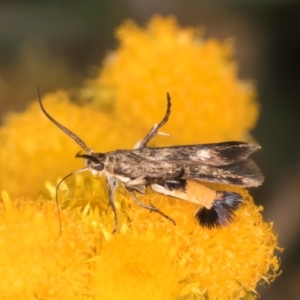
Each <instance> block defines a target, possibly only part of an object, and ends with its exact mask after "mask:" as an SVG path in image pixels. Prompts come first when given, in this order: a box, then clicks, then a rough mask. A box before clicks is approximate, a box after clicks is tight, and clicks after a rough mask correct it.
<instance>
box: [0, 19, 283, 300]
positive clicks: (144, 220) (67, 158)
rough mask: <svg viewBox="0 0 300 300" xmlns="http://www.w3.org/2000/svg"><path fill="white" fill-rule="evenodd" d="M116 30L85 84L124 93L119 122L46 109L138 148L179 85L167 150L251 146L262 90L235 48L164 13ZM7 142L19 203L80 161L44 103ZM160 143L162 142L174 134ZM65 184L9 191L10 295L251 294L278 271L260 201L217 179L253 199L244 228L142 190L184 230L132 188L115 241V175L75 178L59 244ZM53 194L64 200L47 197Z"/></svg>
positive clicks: (1, 222) (111, 141) (99, 145)
mask: <svg viewBox="0 0 300 300" xmlns="http://www.w3.org/2000/svg"><path fill="white" fill-rule="evenodd" d="M117 34H118V37H119V39H120V42H121V45H120V47H119V49H118V50H116V51H115V52H114V53H113V54H112V55H111V56H110V57H109V58H107V59H106V61H105V63H104V67H103V69H101V72H100V75H99V78H98V79H97V80H94V81H90V82H89V83H88V84H87V87H93V88H92V89H90V90H89V91H90V92H91V93H93V91H94V98H96V97H99V95H104V94H105V93H106V92H107V94H106V95H114V102H113V105H112V106H111V107H112V110H111V114H110V115H109V114H108V113H104V112H101V111H99V110H97V109H95V106H91V105H88V104H85V105H82V106H78V105H75V104H72V103H70V101H69V96H68V94H67V93H65V92H58V93H55V94H51V95H47V96H46V97H44V99H43V103H44V106H45V107H46V109H47V111H48V112H49V113H50V114H51V115H52V116H53V117H54V118H55V119H56V120H57V121H59V122H60V123H62V124H63V125H65V126H67V127H68V128H69V129H71V130H72V131H74V132H75V133H76V134H77V135H78V136H79V137H81V138H82V139H83V140H84V141H85V142H86V144H87V145H88V147H90V148H92V149H94V150H95V151H97V152H105V151H108V150H115V149H120V148H132V147H133V145H134V144H135V143H136V142H137V141H138V140H139V139H141V138H143V136H145V134H146V133H147V132H148V131H149V129H150V128H151V127H152V125H153V123H155V122H159V121H160V120H161V118H162V116H163V114H164V112H165V109H166V99H165V95H166V92H167V91H168V92H170V93H171V97H172V103H173V107H172V113H171V118H170V121H169V123H168V124H167V125H166V129H164V131H166V132H168V133H171V134H172V135H173V136H172V137H170V138H164V140H167V142H168V143H169V144H170V143H173V144H184V143H200V142H204V141H205V142H209V141H214V142H217V141H224V140H235V139H236V140H242V139H245V135H246V134H247V132H248V130H250V129H251V128H252V127H253V126H254V124H255V121H256V117H257V114H258V109H257V104H256V102H255V99H254V95H255V92H254V90H253V88H252V87H251V86H250V85H249V84H246V83H243V82H241V81H239V80H238V79H237V76H236V67H235V63H234V62H233V61H232V60H231V46H230V44H229V43H220V42H218V41H216V40H208V41H205V40H204V39H203V38H201V36H200V35H199V33H198V31H197V30H195V29H192V28H188V29H181V28H179V26H178V25H177V24H176V22H175V20H174V19H173V18H161V17H155V18H153V19H152V20H151V21H150V23H149V25H148V27H147V29H146V30H145V29H141V28H139V27H138V26H137V25H135V24H134V23H133V22H129V21H128V22H126V23H125V24H124V25H123V26H121V27H120V28H119V29H118V31H117ZM97 90H98V92H97ZM99 90H100V91H101V92H99ZM92 98H93V97H92ZM106 100H107V99H106ZM36 102H37V101H36ZM92 105H93V104H92ZM0 141H1V143H2V145H3V147H1V149H0V163H1V169H0V182H1V187H2V188H3V189H6V190H8V191H9V192H10V193H11V195H13V196H14V195H17V196H20V195H25V196H27V195H29V196H31V198H32V199H36V198H37V197H36V194H37V193H38V192H39V191H41V190H42V189H43V182H44V181H45V179H46V178H47V179H50V181H52V182H53V181H55V178H57V175H59V176H63V175H65V174H67V173H69V172H71V171H73V170H76V169H78V168H80V167H82V162H81V164H80V161H78V160H75V159H74V158H73V157H74V154H75V153H76V152H77V151H78V150H79V146H78V145H76V144H75V143H74V141H72V140H71V139H70V138H69V137H68V136H66V135H65V134H63V133H62V132H61V131H60V130H59V129H58V128H56V127H55V126H54V125H53V124H51V122H50V121H49V120H47V119H46V117H45V116H44V115H43V114H42V112H41V110H40V108H39V107H38V104H37V103H34V104H32V105H31V106H30V107H29V108H28V109H27V110H26V111H25V112H23V113H21V114H12V115H10V116H9V117H8V118H7V120H6V122H5V125H4V126H3V127H2V128H0ZM154 142H155V143H156V144H158V143H159V145H161V144H162V143H163V139H162V138H160V139H158V138H157V139H155V140H154ZM55 187H56V185H55V184H51V183H50V182H49V181H47V182H46V190H47V191H48V193H47V194H46V193H45V191H44V193H43V196H41V199H39V200H35V201H33V200H26V201H25V200H23V198H22V199H19V200H16V201H10V199H9V197H8V195H7V193H6V192H3V193H2V202H3V204H2V207H0V213H1V214H0V217H1V218H0V229H1V230H2V233H1V235H0V236H1V237H2V238H1V243H0V244H1V247H2V248H1V253H2V256H1V257H2V258H0V259H2V261H0V273H1V275H2V276H1V278H2V279H3V280H2V282H1V284H0V295H1V297H2V298H3V299H24V298H25V299H26V298H27V299H34V298H36V299H75V300H76V299H101V300H103V299H104V300H105V299H109V300H110V299H122V300H126V299H131V300H134V299H139V300H140V299H149V300H152V299H153V300H154V299H155V300H156V299H170V300H171V299H172V300H173V299H180V300H183V299H203V300H204V299H210V300H212V299H218V300H223V299H224V300H228V299H241V298H242V297H245V296H246V294H247V293H253V294H255V289H256V287H257V285H258V284H260V283H266V282H270V281H272V280H273V279H275V277H276V276H277V275H278V273H279V271H278V270H279V262H278V258H277V257H276V256H275V254H274V252H275V250H276V249H278V246H277V237H276V234H275V233H274V232H273V229H272V223H268V222H264V221H263V219H262V215H261V211H262V207H257V206H255V204H254V203H253V200H252V198H251V196H250V195H249V194H248V192H247V191H245V190H243V189H241V188H239V187H230V186H224V185H223V186H221V185H218V184H209V187H211V188H213V189H215V190H224V191H231V192H236V193H239V194H241V195H242V196H243V199H244V203H243V205H242V206H241V207H240V208H239V209H238V210H237V211H236V213H235V216H234V220H233V222H231V223H230V224H229V225H228V226H225V227H223V228H214V229H207V228H202V227H201V226H199V224H198V223H197V221H196V220H195V218H194V213H195V211H196V210H197V209H199V207H198V206H197V205H195V204H193V203H189V202H187V201H181V200H178V199H174V198H173V199H172V198H168V197H166V196H163V195H160V194H157V193H154V192H151V191H149V190H148V191H147V193H146V195H144V196H142V195H138V198H139V200H140V201H142V202H144V203H146V204H148V205H150V204H152V205H154V206H156V207H157V208H159V209H160V210H161V211H163V212H164V213H165V214H166V215H168V216H170V217H171V218H173V219H174V220H175V221H176V223H177V225H176V226H174V225H173V224H172V223H171V222H170V221H169V220H167V219H166V218H163V217H162V216H161V215H159V214H157V213H149V211H148V210H146V209H143V208H141V207H139V206H138V205H136V203H135V202H134V201H133V200H132V198H131V196H130V195H129V194H128V193H127V192H126V191H125V190H124V189H123V188H122V187H120V188H119V189H118V191H117V193H116V197H115V204H116V208H117V214H118V220H119V229H118V231H117V233H115V234H112V230H113V227H114V214H113V211H112V209H111V207H110V206H109V205H108V195H107V190H106V186H105V182H104V179H103V178H98V177H92V176H91V175H87V174H86V173H82V174H77V175H76V176H72V177H70V178H68V179H67V180H66V181H65V182H64V183H63V184H61V188H60V190H59V193H58V198H59V201H60V203H61V206H62V207H63V210H62V211H61V220H62V235H61V236H60V237H59V236H58V235H59V228H58V227H59V222H58V217H57V214H56V211H55V206H54V205H53V202H54V200H55V193H56V189H55ZM49 195H50V199H51V200H52V201H46V200H45V199H48V198H49ZM14 197H15V196H14ZM2 298H1V299H2Z"/></svg>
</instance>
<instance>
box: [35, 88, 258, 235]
mask: <svg viewBox="0 0 300 300" xmlns="http://www.w3.org/2000/svg"><path fill="white" fill-rule="evenodd" d="M37 94H38V101H39V104H40V107H41V110H42V111H43V113H44V114H45V115H46V117H47V118H48V119H49V120H50V121H51V122H53V123H54V124H55V125H56V126H57V127H58V128H60V129H61V130H62V131H63V132H64V133H66V134H67V135H68V136H69V137H71V138H72V139H73V140H74V141H75V142H76V143H77V144H78V145H79V146H80V147H81V148H82V149H83V150H85V152H86V153H85V154H80V153H78V154H77V155H76V157H79V158H83V159H84V162H85V167H84V168H82V169H80V170H77V171H75V172H72V173H71V174H68V175H67V176H65V177H64V178H63V179H62V181H61V182H60V183H62V182H63V181H64V180H65V179H66V178H67V177H69V176H71V175H73V174H75V173H79V172H83V171H86V170H88V171H90V172H91V173H92V174H94V175H99V176H102V175H104V176H105V178H106V184H107V190H108V196H109V199H108V201H109V204H110V206H111V208H112V210H113V213H114V229H113V232H115V231H116V230H117V228H118V214H117V208H116V205H115V194H116V191H117V189H118V186H119V185H120V184H121V185H122V186H123V187H124V188H125V190H127V191H128V193H129V194H130V195H131V197H132V199H133V200H134V201H135V202H136V203H137V204H138V205H139V206H141V207H143V208H145V209H147V210H149V211H153V212H156V213H159V214H160V215H162V216H163V217H165V218H167V219H168V220H170V221H171V222H172V223H174V225H175V224H176V223H175V221H174V220H173V219H172V218H170V217H169V216H167V215H166V214H164V213H163V212H162V211H161V210H159V209H158V208H156V207H155V206H153V205H151V204H150V205H148V204H145V203H143V202H142V201H140V200H139V199H138V197H137V195H136V194H145V192H146V188H147V187H150V188H151V189H152V190H154V191H155V192H157V193H160V194H163V195H167V196H172V197H175V198H177V199H181V200H186V201H190V202H193V203H195V204H197V205H199V209H198V210H197V211H196V214H195V217H196V219H197V221H198V222H199V224H200V225H201V226H203V227H206V228H214V227H221V226H226V225H227V224H229V223H230V222H231V221H232V220H233V218H234V214H235V211H236V210H237V209H238V208H239V207H240V206H241V204H242V202H243V198H242V196H241V195H240V194H238V193H234V192H229V191H222V190H214V189H212V188H210V187H207V186H206V185H205V184H204V183H205V182H213V183H220V184H225V185H233V186H240V187H245V188H249V187H257V186H259V185H260V184H261V183H262V182H263V180H264V178H263V175H262V174H261V171H260V170H259V168H258V167H257V165H256V164H255V163H254V162H253V161H252V160H251V159H249V156H250V154H252V153H253V152H255V151H256V150H258V149H260V146H259V145H257V144H254V143H245V142H238V141H230V142H222V143H211V144H195V145H184V146H172V147H156V148H152V147H148V146H147V145H148V143H149V142H150V141H151V140H152V139H153V138H154V137H155V136H157V135H166V134H165V133H162V132H160V131H159V129H160V128H161V127H163V126H164V125H165V124H166V123H167V121H168V120H169V117H170V114H171V97H170V95H169V93H167V109H166V112H165V115H164V117H163V119H162V120H161V122H160V123H158V124H155V125H154V126H153V127H152V128H151V129H150V131H149V132H148V133H147V134H146V136H145V137H144V138H143V139H142V140H140V141H139V142H137V144H136V145H135V147H134V148H133V149H124V150H115V151H111V152H107V153H99V152H94V151H93V150H92V149H90V148H89V147H88V146H87V145H86V144H85V143H84V142H83V140H81V139H80V138H79V137H78V136H77V135H76V134H75V133H73V132H72V131H71V130H69V129H68V128H66V127H65V126H63V125H62V124H60V123H59V122H57V121H56V120H55V119H54V118H53V117H51V116H50V115H49V113H48V112H47V111H46V110H45V108H44V106H43V103H42V100H41V97H40V92H39V88H38V87H37ZM60 183H59V184H58V186H57V192H58V189H59V185H60Z"/></svg>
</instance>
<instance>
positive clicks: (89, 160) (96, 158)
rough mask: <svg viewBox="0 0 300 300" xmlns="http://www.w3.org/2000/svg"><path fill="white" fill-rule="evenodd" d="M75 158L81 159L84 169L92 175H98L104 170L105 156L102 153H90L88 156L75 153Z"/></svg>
mask: <svg viewBox="0 0 300 300" xmlns="http://www.w3.org/2000/svg"><path fill="white" fill-rule="evenodd" d="M76 157H80V158H83V159H84V162H85V165H86V167H87V168H88V170H89V171H90V172H91V173H92V174H94V175H96V174H99V173H101V172H102V171H103V170H104V160H105V154H103V153H90V154H80V153H77V154H76Z"/></svg>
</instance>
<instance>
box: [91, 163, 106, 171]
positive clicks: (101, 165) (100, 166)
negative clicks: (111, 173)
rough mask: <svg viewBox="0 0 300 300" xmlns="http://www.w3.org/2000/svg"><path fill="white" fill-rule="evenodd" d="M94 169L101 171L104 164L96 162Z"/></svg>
mask: <svg viewBox="0 0 300 300" xmlns="http://www.w3.org/2000/svg"><path fill="white" fill-rule="evenodd" d="M93 169H94V170H95V171H102V170H103V169H104V164H97V165H94V166H93Z"/></svg>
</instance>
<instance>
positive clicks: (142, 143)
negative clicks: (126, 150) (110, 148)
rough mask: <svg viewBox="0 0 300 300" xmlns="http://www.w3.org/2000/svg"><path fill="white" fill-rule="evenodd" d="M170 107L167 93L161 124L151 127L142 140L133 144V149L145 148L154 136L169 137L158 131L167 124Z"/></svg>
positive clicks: (169, 98)
mask: <svg viewBox="0 0 300 300" xmlns="http://www.w3.org/2000/svg"><path fill="white" fill-rule="evenodd" d="M171 106H172V104H171V97H170V95H169V93H167V110H166V114H165V116H164V117H163V119H162V120H161V122H160V123H159V124H155V125H153V127H152V128H151V129H150V131H149V132H148V133H147V134H146V136H145V137H144V139H142V140H140V141H138V142H137V143H136V144H135V146H134V149H141V148H144V147H146V146H147V144H148V143H149V142H150V140H151V139H153V138H154V137H155V136H156V135H167V136H169V134H168V133H163V132H159V131H158V130H159V129H160V128H161V127H163V126H164V125H165V124H166V123H167V122H168V119H169V116H170V114H171Z"/></svg>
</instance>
